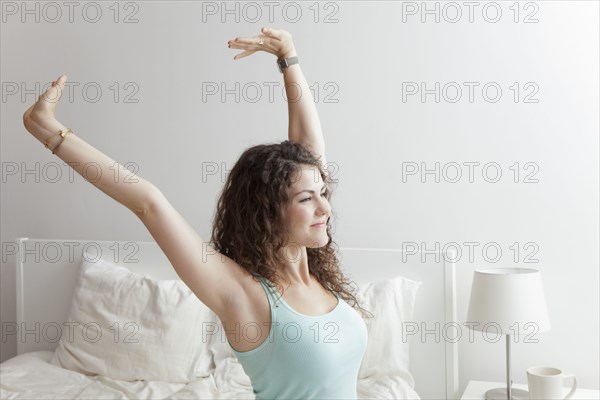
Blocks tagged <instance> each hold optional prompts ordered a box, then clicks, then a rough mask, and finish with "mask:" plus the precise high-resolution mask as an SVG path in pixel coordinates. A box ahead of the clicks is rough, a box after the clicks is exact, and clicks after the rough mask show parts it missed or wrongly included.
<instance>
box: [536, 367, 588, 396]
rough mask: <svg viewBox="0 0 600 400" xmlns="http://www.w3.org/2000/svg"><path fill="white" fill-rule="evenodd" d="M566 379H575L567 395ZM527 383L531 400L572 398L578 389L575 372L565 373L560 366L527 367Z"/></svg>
mask: <svg viewBox="0 0 600 400" xmlns="http://www.w3.org/2000/svg"><path fill="white" fill-rule="evenodd" d="M566 379H573V387H572V388H571V391H570V392H569V393H568V394H567V396H566V397H563V386H564V382H565V380H566ZM527 383H528V384H529V398H530V399H531V400H551V399H552V400H558V399H561V400H562V399H570V398H571V397H573V394H574V393H575V390H577V379H576V378H575V375H573V374H564V373H563V372H562V371H561V370H560V369H558V368H552V367H531V368H527Z"/></svg>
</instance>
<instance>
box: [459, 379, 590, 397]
mask: <svg viewBox="0 0 600 400" xmlns="http://www.w3.org/2000/svg"><path fill="white" fill-rule="evenodd" d="M497 387H506V382H504V383H501V382H484V381H469V384H468V385H467V388H466V389H465V391H464V393H463V395H462V397H461V398H460V400H483V399H484V395H485V392H487V391H488V390H490V389H494V388H497ZM512 387H514V388H515V389H523V390H527V385H525V384H516V383H513V386H512ZM569 390H570V389H569V388H567V387H565V393H564V394H565V396H566V395H567V393H568V392H569ZM584 399H586V400H587V399H590V400H598V399H600V391H598V390H591V389H579V388H578V389H577V391H576V392H575V394H574V395H573V397H571V400H584Z"/></svg>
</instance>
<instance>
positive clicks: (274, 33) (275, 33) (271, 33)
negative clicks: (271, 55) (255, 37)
mask: <svg viewBox="0 0 600 400" xmlns="http://www.w3.org/2000/svg"><path fill="white" fill-rule="evenodd" d="M260 31H261V32H262V33H263V35H267V36H268V37H271V38H273V39H276V40H281V31H280V30H278V29H273V28H267V27H264V28H262V29H261V30H260Z"/></svg>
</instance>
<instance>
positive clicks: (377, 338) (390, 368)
mask: <svg viewBox="0 0 600 400" xmlns="http://www.w3.org/2000/svg"><path fill="white" fill-rule="evenodd" d="M421 284H422V282H416V281H412V280H410V279H407V278H404V277H402V276H397V277H395V278H392V279H387V280H381V281H376V282H369V283H365V284H362V285H360V284H359V289H358V291H357V293H356V299H357V300H358V302H359V304H360V306H361V307H363V308H365V309H367V310H368V311H370V312H371V314H373V315H374V317H373V318H364V320H365V323H366V325H367V331H368V333H369V340H368V342H367V350H366V351H365V355H364V357H363V361H362V364H361V366H360V369H359V371H358V379H359V380H360V379H365V378H369V377H375V376H383V375H395V376H400V377H401V378H402V379H404V380H405V381H406V382H407V383H408V384H409V385H410V387H411V388H414V386H415V381H414V378H413V376H412V374H411V373H410V370H409V361H410V353H409V350H410V341H403V340H402V332H403V331H404V325H403V323H404V322H410V321H412V320H413V319H412V318H413V311H414V307H415V299H416V296H417V291H418V289H419V287H420V286H421Z"/></svg>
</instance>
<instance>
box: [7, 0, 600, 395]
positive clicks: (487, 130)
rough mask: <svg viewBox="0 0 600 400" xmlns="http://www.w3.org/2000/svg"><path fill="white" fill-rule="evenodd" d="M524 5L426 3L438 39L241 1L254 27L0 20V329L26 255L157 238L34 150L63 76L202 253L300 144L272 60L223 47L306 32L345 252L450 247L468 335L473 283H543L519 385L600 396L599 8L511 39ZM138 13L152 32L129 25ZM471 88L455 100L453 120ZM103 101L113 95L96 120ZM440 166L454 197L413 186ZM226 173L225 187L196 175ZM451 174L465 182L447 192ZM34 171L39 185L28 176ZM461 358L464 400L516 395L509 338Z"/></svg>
mask: <svg viewBox="0 0 600 400" xmlns="http://www.w3.org/2000/svg"><path fill="white" fill-rule="evenodd" d="M513 3H514V2H496V3H494V2H477V3H476V6H475V7H474V9H472V11H473V14H472V18H473V20H472V22H470V21H469V8H468V6H467V5H465V4H464V3H463V2H458V3H452V4H454V7H452V6H451V5H450V6H449V5H448V4H447V3H445V2H427V3H426V5H427V8H428V9H435V7H437V8H438V10H440V21H439V22H435V15H434V14H430V15H425V17H426V19H425V22H422V21H421V11H422V10H423V4H424V3H422V2H414V3H413V2H395V3H394V2H330V3H320V4H319V5H318V6H317V8H318V10H319V13H318V15H317V14H315V10H316V9H317V8H315V6H314V5H313V3H312V2H306V3H305V2H298V3H292V4H290V3H274V4H275V7H274V8H273V15H272V19H271V20H270V16H269V8H268V7H267V6H266V5H265V4H264V3H263V2H258V3H253V4H255V5H257V7H258V8H256V7H255V8H252V7H249V6H245V4H246V3H234V2H229V3H227V6H228V7H229V8H230V9H235V8H236V7H237V8H238V10H239V12H238V13H236V12H234V13H232V14H225V15H221V13H220V12H218V13H217V14H216V15H212V14H210V12H209V11H210V10H212V9H213V8H214V7H217V8H218V9H219V11H220V10H221V7H222V3H221V2H205V3H192V2H169V4H167V2H131V3H128V4H129V6H128V7H127V8H125V5H124V4H121V5H120V7H121V8H120V9H119V11H120V13H119V15H118V16H117V17H116V18H117V22H116V23H115V22H114V19H115V9H114V8H110V6H111V5H112V2H97V3H93V4H92V5H91V6H90V4H88V3H78V6H77V7H75V8H74V9H73V15H72V18H73V21H72V22H69V8H68V7H67V6H65V5H63V3H61V2H58V3H54V4H57V5H58V7H59V8H58V10H60V11H61V13H62V16H61V17H60V18H58V21H57V22H55V23H52V22H50V21H51V20H52V19H53V18H55V16H56V11H57V8H54V9H53V8H48V7H47V6H46V8H44V6H43V5H42V3H35V2H28V3H27V7H29V9H32V10H35V7H37V9H38V10H39V11H37V12H36V11H34V12H33V13H32V14H26V13H25V12H24V10H23V8H22V4H23V3H21V2H3V3H2V7H3V10H2V17H3V18H4V20H3V22H2V28H1V29H2V32H1V33H2V54H1V56H2V76H1V80H2V85H3V88H2V94H3V99H2V122H1V128H2V149H1V156H2V179H3V180H2V210H1V212H2V215H1V216H2V228H1V230H2V232H1V233H2V269H1V282H2V283H1V289H2V293H1V314H2V315H1V319H2V324H5V323H10V322H14V321H15V319H16V316H15V290H14V285H15V284H14V282H15V271H14V263H15V257H14V256H13V255H11V251H10V249H11V245H12V244H13V243H14V240H15V238H17V237H22V236H27V237H33V238H63V239H67V238H74V239H98V240H152V238H151V236H150V235H149V234H148V233H147V232H146V231H145V228H144V226H143V225H142V224H141V223H140V222H139V221H138V220H137V218H136V217H135V216H134V215H132V214H131V213H130V212H129V211H128V210H127V209H126V208H124V207H122V206H121V205H120V204H118V203H116V202H115V201H114V200H112V199H111V198H109V197H108V196H105V195H103V194H102V193H101V192H100V191H98V190H97V189H96V188H94V187H93V186H92V185H90V184H89V183H87V182H85V181H84V180H83V179H82V178H81V177H80V176H79V175H77V174H74V175H73V174H71V172H70V169H69V168H68V167H67V166H66V165H64V164H63V163H62V162H61V160H60V159H58V158H55V157H54V156H52V155H51V154H50V152H49V151H48V150H46V149H44V148H43V146H42V145H41V144H40V143H39V142H37V141H36V140H35V139H34V138H33V137H31V136H30V135H29V134H28V133H27V132H26V131H25V129H24V128H23V126H22V120H21V116H22V114H23V111H24V110H25V109H26V108H27V107H28V106H29V105H30V104H31V103H32V102H34V101H35V100H36V99H37V96H38V95H39V94H40V93H41V92H40V91H41V88H42V87H43V86H44V85H46V84H48V83H49V82H51V81H52V80H53V79H56V78H57V77H58V76H59V75H60V74H61V73H66V74H67V75H68V80H69V82H71V83H72V84H73V85H77V86H73V92H72V94H70V96H68V97H63V99H62V100H61V103H60V105H59V108H58V118H59V119H60V120H61V122H63V123H64V124H65V125H67V126H69V127H71V128H72V129H73V131H74V132H75V133H76V134H77V135H79V136H80V137H81V138H83V139H84V140H86V141H87V142H89V143H90V144H92V145H93V146H95V147H97V148H98V149H100V150H102V151H103V152H105V153H106V154H108V155H109V156H111V157H112V158H113V159H115V160H117V161H118V162H120V163H121V164H125V163H128V162H129V163H131V164H130V166H131V168H135V169H136V173H137V174H139V175H140V176H142V177H144V178H145V179H148V180H149V181H151V182H153V183H154V184H156V185H157V186H158V187H159V188H160V189H162V191H163V192H164V193H165V194H166V195H167V197H168V198H169V199H170V200H171V201H172V203H173V204H174V205H175V206H176V207H177V208H178V210H179V211H180V212H181V213H182V214H183V215H184V216H185V217H186V218H187V219H188V221H190V223H191V225H192V226H193V227H194V228H195V229H197V230H198V232H199V233H200V235H201V236H202V237H204V238H208V237H209V235H210V224H211V221H212V217H213V213H214V209H215V203H216V196H217V194H218V191H219V190H220V188H221V186H222V183H223V179H222V177H221V174H220V172H222V173H223V174H224V173H226V170H229V169H231V167H232V166H233V164H234V163H235V161H236V160H237V157H238V156H239V154H240V153H241V152H242V151H243V150H244V149H245V148H246V147H248V146H250V145H253V144H258V143H263V142H274V141H281V140H284V139H286V138H287V136H286V135H287V105H286V102H285V100H284V99H283V97H282V95H281V93H282V90H283V89H282V88H283V84H282V77H281V75H280V74H279V72H278V71H277V69H276V65H275V59H274V57H273V56H272V55H270V54H266V53H258V54H255V55H253V56H251V57H248V58H244V59H241V60H238V61H234V60H233V56H234V55H235V54H237V53H238V52H239V51H238V50H231V49H228V48H227V41H228V40H229V39H233V38H234V37H235V36H238V35H239V36H252V35H256V34H258V32H259V29H260V27H262V26H271V27H275V28H283V29H287V30H289V31H290V32H292V34H293V35H294V37H295V41H296V47H297V50H298V53H299V58H300V63H301V66H302V70H303V71H304V73H305V75H306V77H307V80H308V81H309V84H311V85H314V88H315V91H316V92H317V91H318V95H319V96H318V98H316V101H317V107H318V110H319V114H320V117H321V123H322V126H323V130H324V133H325V140H326V145H327V159H328V161H329V163H330V167H331V170H332V171H334V172H335V175H337V178H338V179H339V185H338V189H337V193H336V194H335V198H334V200H333V201H334V202H333V205H334V207H335V208H336V217H337V220H336V222H335V224H336V232H335V234H336V241H337V242H338V244H340V245H342V246H360V247H383V248H394V247H395V248H402V247H403V246H406V245H407V244H410V243H417V245H418V246H419V248H420V249H423V248H424V247H426V248H428V249H432V248H435V246H436V245H439V246H440V248H443V247H444V246H447V245H449V244H451V243H457V244H458V246H459V249H460V250H461V251H462V256H461V258H460V259H459V260H458V263H457V268H458V286H459V296H458V298H459V307H460V312H459V317H460V318H461V321H464V320H465V318H466V307H467V302H468V296H469V289H470V284H471V279H472V273H473V270H474V269H476V268H482V267H491V266H514V265H519V266H526V267H535V268H539V269H540V270H542V276H543V278H544V284H545V290H546V296H547V298H548V306H549V311H550V317H551V324H552V330H551V331H549V332H547V333H543V334H539V335H537V336H536V339H539V343H535V344H531V343H517V344H515V345H514V347H513V371H514V373H513V379H514V381H515V382H525V381H526V376H525V369H526V368H527V367H528V366H532V365H538V364H544V365H546V364H548V365H553V366H558V367H560V368H563V369H565V370H568V371H572V372H574V373H576V374H577V376H578V378H579V382H580V386H581V387H587V388H596V389H598V386H599V382H598V374H599V371H598V354H599V349H598V339H599V334H598V314H599V312H598V311H599V310H598V303H599V299H598V280H599V277H598V267H599V260H598V239H599V237H598V236H599V235H598V217H599V216H598V136H599V134H598V132H599V128H598V107H599V104H598V86H599V82H598V70H599V65H598V48H599V43H598V37H599V32H598V3H597V2H591V1H581V2H529V3H526V4H527V5H526V4H525V3H519V4H518V10H519V13H518V18H517V21H518V22H515V21H514V18H515V10H516V9H515V6H514V5H513ZM94 4H95V5H96V6H97V7H99V8H100V10H101V11H102V15H101V17H100V20H99V21H98V22H96V23H92V22H89V21H92V20H93V19H94V18H96V8H95V7H94ZM515 4H516V3H515ZM85 7H87V8H85ZM311 7H312V8H311ZM415 7H416V9H417V14H416V15H411V14H410V10H411V9H414V8H415ZM456 7H459V8H458V9H460V11H461V12H462V17H461V18H460V19H459V20H458V21H457V22H455V23H452V22H449V21H450V20H451V19H452V18H454V16H455V15H456V11H457V8H456ZM297 8H300V10H301V12H302V14H301V16H300V17H299V18H298V20H297V21H294V19H296V16H297V14H296V12H295V10H297ZM84 9H85V11H84ZM284 9H285V10H286V13H285V14H284V13H283V10H284ZM484 9H485V10H486V12H484V13H482V11H483V10H484ZM498 9H499V10H500V11H501V15H500V18H499V20H498V21H497V22H492V20H493V19H494V18H495V16H496V10H498ZM203 10H204V12H203ZM257 10H259V11H260V13H261V15H260V17H259V18H258V19H257V20H256V21H253V20H252V19H253V18H254V17H255V16H256V15H257V14H256V11H257ZM36 14H37V16H39V18H40V21H39V22H35V18H36ZM236 14H237V16H238V17H239V22H236V21H235V18H236ZM128 15H129V16H130V17H131V18H133V19H137V20H138V22H137V23H124V22H123V20H124V19H125V17H126V16H128ZM284 15H285V18H284ZM327 16H329V18H328V20H329V23H325V22H324V20H325V19H326V17H327ZM484 16H485V17H486V18H487V20H486V19H484ZM527 16H529V21H530V23H525V22H524V21H523V20H524V19H525V18H526V17H527ZM22 18H23V19H24V22H23V21H22ZM403 18H404V19H405V21H403ZM286 19H287V20H286ZM315 19H316V20H317V22H315ZM532 19H537V22H533V21H531V20H532ZM335 20H337V21H335ZM115 82H116V84H115ZM436 82H439V84H440V95H441V97H440V99H439V102H436V101H435V99H434V94H429V95H427V96H426V98H425V100H424V101H421V99H420V96H419V95H407V96H406V99H405V100H403V94H406V92H405V91H404V92H403V86H404V87H405V88H406V87H407V86H411V85H412V83H416V85H417V88H418V85H420V84H421V83H424V84H425V85H426V88H427V89H434V88H435V83H436ZM465 82H473V83H472V84H469V83H467V84H465ZM221 84H222V85H226V87H227V88H228V89H232V90H233V91H234V92H235V85H236V84H239V87H240V90H239V91H238V92H237V94H238V95H239V96H240V99H239V102H236V101H235V98H234V97H235V96H234V94H229V95H227V96H226V98H225V100H224V101H222V100H221V98H220V96H219V95H208V94H207V91H206V90H207V88H209V87H212V86H214V85H216V87H220V85H221ZM486 84H489V85H488V86H489V88H488V91H487V96H488V97H487V99H486V98H484V93H482V87H483V86H484V85H486ZM36 85H39V86H36ZM86 85H87V86H86ZM272 85H276V86H275V95H274V97H273V99H272V100H271V99H270V98H269V90H268V89H269V87H272ZM445 85H446V86H445ZM468 85H473V86H472V87H474V92H473V99H472V101H469V86H468ZM84 86H85V87H86V88H87V91H85V90H82V89H83V87H84ZM116 87H118V88H119V92H118V95H116V89H115V88H116ZM257 87H258V88H260V89H262V93H260V94H258V96H257V92H256V88H257ZM444 87H445V88H446V90H445V91H444V90H442V88H444ZM456 87H459V88H460V89H462V97H461V98H460V99H459V100H458V101H456V102H453V101H452V100H451V99H452V98H454V97H455V96H456V90H455V89H456ZM497 87H499V88H500V89H501V91H502V92H501V96H500V97H499V99H498V100H497V101H494V100H492V99H493V98H494V97H495V96H496V93H497V92H496V90H495V88H497ZM517 87H518V93H519V97H518V99H517V100H516V101H515V98H514V96H515V93H516V88H517ZM36 88H37V90H36ZM95 88H100V89H101V90H102V94H101V96H100V97H99V98H98V99H97V100H94V98H95V97H96V93H97V92H96V91H95ZM203 88H204V90H203ZM244 88H245V90H244ZM26 90H30V92H29V93H27V92H26ZM203 94H204V95H206V97H205V98H203ZM315 94H316V93H315ZM127 95H130V96H131V97H129V99H130V100H134V101H135V100H137V102H133V103H132V102H127V101H126V98H127V97H126V96H127ZM115 96H116V101H115ZM253 99H254V100H253ZM423 163H424V164H423ZM436 163H439V166H440V170H441V172H442V174H441V176H440V179H439V182H436V181H435V176H434V175H433V174H429V175H426V176H424V177H421V176H420V174H416V175H407V176H405V177H404V178H403V171H404V172H407V171H408V169H409V168H410V167H411V166H415V165H416V166H417V167H418V168H419V170H420V171H421V170H422V169H423V167H425V168H428V169H433V168H434V167H435V165H436ZM470 163H479V164H470ZM515 163H518V165H515ZM527 163H530V164H527ZM213 165H218V166H220V167H219V169H220V171H219V173H217V174H216V175H208V176H205V177H203V176H202V175H203V174H202V172H203V171H204V172H205V173H206V172H207V171H209V168H211V167H212V166H213ZM456 165H459V166H460V167H461V171H462V177H461V178H460V179H459V180H458V182H456V183H452V182H451V181H452V180H453V178H454V177H455V175H456V168H455V166H456ZM468 165H474V175H473V177H472V180H471V179H470V178H469V169H468ZM484 165H487V166H488V167H489V168H488V169H487V170H486V173H482V167H483V166H484ZM36 167H37V169H38V171H39V173H38V175H37V176H36V175H35V173H30V174H25V175H24V176H22V175H21V173H22V172H24V171H26V170H35V169H36ZM221 167H222V168H223V170H221ZM494 167H497V169H494ZM498 169H499V170H500V172H501V177H500V179H499V181H497V182H495V183H493V182H491V181H492V180H494V178H495V176H496V171H497V170H498ZM515 171H518V175H516V174H515ZM57 173H60V174H61V176H60V177H58V178H57V175H56V174H57ZM515 180H516V181H517V182H515ZM470 242H474V244H472V245H470V244H469V243H470ZM515 243H517V244H515ZM469 246H472V247H471V248H473V249H474V253H473V256H472V258H471V257H470V256H469V248H470V247H469ZM484 247H485V248H486V249H487V253H486V252H484V251H483V248H484ZM496 249H500V250H501V252H502V254H501V257H500V258H499V259H495V257H496V252H495V250H496ZM517 249H518V251H517ZM3 326H4V325H3ZM460 351H461V360H460V369H461V371H460V378H461V388H464V386H465V385H466V383H467V382H468V381H469V380H471V379H480V380H497V381H503V380H504V358H503V357H504V341H503V340H500V341H499V342H498V343H496V344H492V343H487V342H485V341H484V340H482V339H481V336H477V335H476V338H475V340H474V342H473V343H469V341H468V340H467V339H464V340H461V342H460ZM1 353H2V354H1V360H2V361H4V360H6V359H8V358H10V357H12V356H14V355H15V354H16V343H15V341H14V336H11V339H10V340H4V338H3V340H2V343H1Z"/></svg>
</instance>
